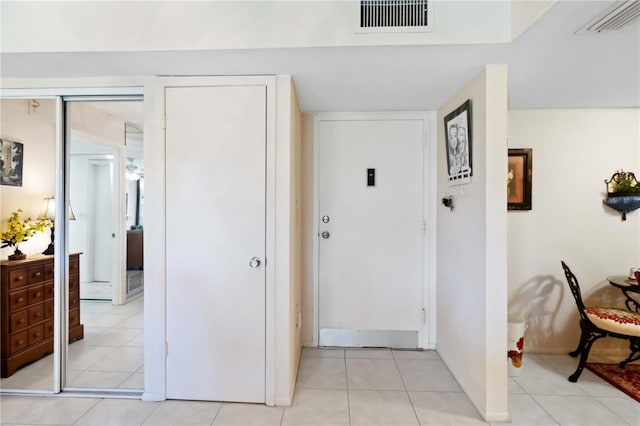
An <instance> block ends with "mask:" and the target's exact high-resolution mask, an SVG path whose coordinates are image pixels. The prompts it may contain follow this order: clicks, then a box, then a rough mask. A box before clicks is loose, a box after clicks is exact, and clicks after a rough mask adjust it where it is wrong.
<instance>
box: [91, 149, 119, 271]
mask: <svg viewBox="0 0 640 426" xmlns="http://www.w3.org/2000/svg"><path fill="white" fill-rule="evenodd" d="M92 170H93V173H92V175H93V194H94V200H93V201H94V205H93V213H94V214H93V218H94V220H93V265H94V268H93V280H92V281H97V282H110V281H111V273H112V263H111V258H112V255H113V252H114V246H113V244H112V243H113V236H112V232H113V227H112V224H111V221H112V219H111V210H112V204H111V163H110V162H104V161H100V162H94V163H93V165H92Z"/></svg>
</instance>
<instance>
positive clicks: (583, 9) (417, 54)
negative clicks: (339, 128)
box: [1, 1, 640, 112]
mask: <svg viewBox="0 0 640 426" xmlns="http://www.w3.org/2000/svg"><path fill="white" fill-rule="evenodd" d="M610 4H611V1H599V2H598V1H585V2H583V1H580V2H578V1H559V2H557V3H556V5H554V6H553V7H552V8H551V9H550V10H549V12H547V13H546V14H545V15H544V16H543V17H542V18H541V19H540V20H539V21H538V22H537V23H536V24H535V25H534V26H533V27H532V28H530V29H529V30H527V31H526V32H525V33H524V34H522V35H521V36H520V37H519V38H518V39H516V40H515V41H514V42H513V43H510V44H491V45H457V46H403V47H386V46H383V47H338V48H299V49H260V50H217V51H165V52H113V53H49V54H3V55H2V57H1V59H2V65H1V67H2V68H1V70H2V75H3V76H4V77H81V76H128V75H252V74H291V75H293V78H294V81H295V84H296V89H297V92H298V97H299V100H300V105H301V108H302V109H303V111H306V112H312V111H376V110H378V111H380V110H433V109H437V108H438V107H440V106H441V105H442V104H443V103H444V102H445V101H446V100H447V99H448V98H449V97H450V96H451V95H452V94H453V93H454V92H455V91H457V90H458V89H459V88H461V87H462V86H463V85H464V84H465V83H466V82H467V81H469V80H470V79H471V78H472V77H473V76H474V75H475V74H477V73H478V72H479V71H480V70H481V69H482V68H483V67H484V65H485V64H501V63H504V64H507V65H508V69H509V106H510V108H512V109H523V108H616V107H619V108H626V107H640V24H639V23H637V22H636V23H635V24H633V25H632V26H629V27H627V28H625V29H623V30H621V31H618V32H613V33H600V34H583V35H576V34H575V31H577V30H578V29H579V28H581V27H582V26H583V25H584V24H585V23H587V22H588V21H589V20H591V19H592V18H593V17H594V16H595V15H597V14H598V13H600V12H601V11H602V10H604V9H606V8H607V7H608V6H609V5H610Z"/></svg>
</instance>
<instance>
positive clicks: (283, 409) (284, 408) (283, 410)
mask: <svg viewBox="0 0 640 426" xmlns="http://www.w3.org/2000/svg"><path fill="white" fill-rule="evenodd" d="M294 398H295V396H294ZM291 405H292V406H293V401H291ZM281 408H282V414H280V426H282V422H283V421H284V412H285V410H286V409H287V407H281Z"/></svg>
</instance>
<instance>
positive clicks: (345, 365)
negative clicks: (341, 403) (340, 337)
mask: <svg viewBox="0 0 640 426" xmlns="http://www.w3.org/2000/svg"><path fill="white" fill-rule="evenodd" d="M342 354H343V359H344V380H345V383H346V385H347V414H348V415H349V426H351V398H350V397H349V375H348V374H347V351H346V350H343V351H342Z"/></svg>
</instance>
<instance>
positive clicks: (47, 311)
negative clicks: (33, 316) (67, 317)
mask: <svg viewBox="0 0 640 426" xmlns="http://www.w3.org/2000/svg"><path fill="white" fill-rule="evenodd" d="M44 317H45V318H53V300H49V301H47V302H44Z"/></svg>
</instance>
